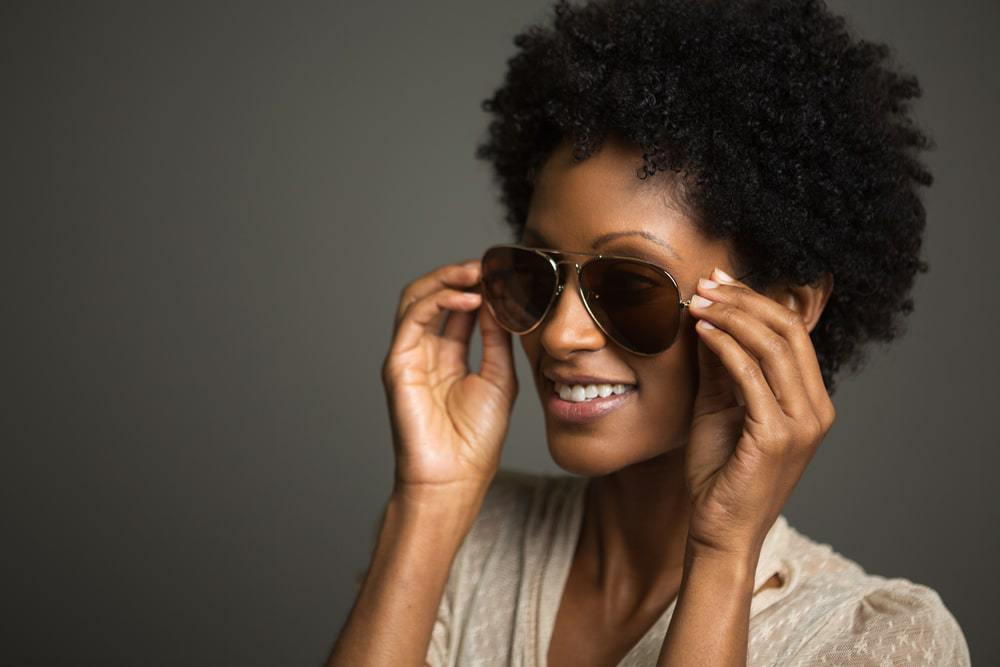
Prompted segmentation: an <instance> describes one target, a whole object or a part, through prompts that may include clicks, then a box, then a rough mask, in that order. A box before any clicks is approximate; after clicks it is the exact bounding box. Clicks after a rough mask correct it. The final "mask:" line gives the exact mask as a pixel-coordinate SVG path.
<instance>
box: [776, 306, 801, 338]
mask: <svg viewBox="0 0 1000 667" xmlns="http://www.w3.org/2000/svg"><path fill="white" fill-rule="evenodd" d="M781 319H782V325H783V326H784V328H785V330H786V331H789V332H797V333H805V332H806V323H805V321H803V319H802V316H801V315H799V314H798V313H797V312H795V311H794V310H792V309H790V308H785V312H783V313H782V318H781Z"/></svg>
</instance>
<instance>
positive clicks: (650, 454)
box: [330, 0, 969, 666]
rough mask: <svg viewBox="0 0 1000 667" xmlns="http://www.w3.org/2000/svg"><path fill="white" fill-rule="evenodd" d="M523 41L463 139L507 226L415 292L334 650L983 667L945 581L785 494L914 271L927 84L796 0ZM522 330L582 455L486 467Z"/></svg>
mask: <svg viewBox="0 0 1000 667" xmlns="http://www.w3.org/2000/svg"><path fill="white" fill-rule="evenodd" d="M515 44H516V45H517V46H518V48H519V49H520V50H519V52H518V53H517V54H516V56H515V57H514V58H512V59H511V60H510V61H509V70H508V72H507V75H506V79H505V81H504V83H503V85H502V86H501V87H500V88H499V89H498V90H497V91H496V93H495V94H494V95H493V96H492V97H491V98H490V99H488V100H487V101H486V102H485V103H484V108H485V109H486V110H487V111H489V112H491V113H492V114H493V120H492V122H491V124H490V126H489V132H488V135H487V138H486V140H485V141H484V143H483V144H482V145H480V146H479V147H478V152H477V154H478V156H479V157H481V158H483V159H486V160H489V161H490V162H491V164H492V165H493V167H494V169H495V175H496V179H497V182H498V184H499V186H500V189H501V196H502V200H503V202H504V204H505V205H506V208H507V215H506V218H507V221H508V222H509V223H510V226H511V231H512V232H513V237H514V238H513V239H512V240H513V241H514V243H511V244H503V245H500V246H495V247H492V248H490V249H488V250H487V251H486V252H485V253H484V255H483V256H482V258H481V259H480V260H478V261H477V260H473V261H471V262H466V263H463V264H449V265H446V266H442V267H439V268H437V269H435V270H433V271H430V272H428V273H427V274H425V275H424V276H421V277H420V278H418V279H416V280H415V281H413V282H412V283H410V284H409V285H407V286H406V288H405V289H404V290H403V293H402V295H401V297H400V302H399V303H400V305H399V308H398V309H397V313H396V320H395V331H394V337H393V343H392V346H391V348H390V350H389V353H388V355H387V356H386V360H385V364H384V366H383V381H384V384H385V387H386V391H387V397H388V405H389V410H390V419H391V421H392V427H393V428H392V432H393V441H394V446H395V452H396V475H395V486H394V491H393V494H392V496H391V498H390V499H389V502H388V504H387V506H386V512H385V515H384V517H383V521H382V524H381V529H380V531H379V535H378V541H377V544H376V547H375V551H374V554H373V557H372V564H371V567H370V568H369V570H368V572H367V573H366V575H365V576H364V578H363V581H362V582H361V586H360V590H359V593H358V599H357V601H356V603H355V606H354V608H353V609H352V611H351V614H350V616H349V618H348V621H347V624H346V625H345V627H344V629H343V631H342V632H341V635H340V637H339V639H338V641H337V644H336V645H335V646H334V650H333V653H332V654H331V657H330V664H345V665H346V664H351V665H357V664H411V663H419V662H420V661H423V660H426V662H427V663H429V664H430V665H435V666H436V665H454V664H473V663H480V662H488V663H490V664H493V663H496V664H522V665H546V664H551V665H587V664H592V665H623V666H639V665H650V664H659V665H690V664H711V665H745V664H752V665H758V664H761V665H763V664H767V665H773V664H795V665H802V664H848V665H862V664H864V665H867V664H932V665H941V664H948V665H967V664H969V653H968V646H967V644H966V641H965V638H964V635H963V633H962V630H961V628H960V627H959V625H958V623H957V621H956V620H955V618H954V616H953V615H952V614H951V613H950V611H949V610H948V608H947V607H946V606H945V605H944V603H943V601H942V600H941V598H940V596H939V595H938V594H937V593H936V592H935V591H934V590H933V589H931V588H929V587H927V586H924V585H921V584H918V583H914V582H911V581H909V580H906V579H902V578H886V577H882V576H878V575H874V574H869V573H868V572H866V571H865V570H864V568H863V567H862V566H861V565H859V564H858V563H856V562H854V561H852V560H850V559H849V558H847V557H846V556H844V555H841V554H839V553H837V552H836V551H834V550H833V548H832V547H831V546H830V545H826V544H820V543H818V542H815V541H813V540H812V539H810V538H809V537H807V536H805V535H803V534H802V533H800V532H798V531H797V530H795V529H794V528H793V527H792V526H790V525H789V523H788V521H787V520H786V518H785V516H784V515H783V514H782V509H783V507H784V506H785V504H786V502H787V500H788V498H789V497H790V495H791V493H792V491H793V489H794V488H795V486H796V484H797V483H798V481H799V479H800V478H801V477H802V475H803V472H804V470H805V469H806V466H807V465H808V464H809V462H810V460H811V459H812V458H813V456H814V454H815V453H816V451H817V450H818V448H819V446H820V444H821V443H822V441H823V439H824V437H825V435H826V433H827V432H828V430H829V429H830V427H831V425H832V424H833V422H834V420H835V417H836V413H835V410H834V406H833V403H832V401H831V396H832V394H833V393H834V391H835V379H836V376H837V374H838V372H839V371H840V370H842V369H843V368H850V369H855V370H856V369H857V368H859V367H860V364H861V361H862V360H863V358H864V350H865V347H866V344H867V343H869V342H871V341H874V340H882V341H889V340H892V339H893V338H894V337H896V336H897V334H898V332H899V330H900V328H901V322H902V317H903V316H904V315H906V314H907V313H908V312H909V311H910V310H912V300H911V299H910V296H909V292H910V289H911V287H912V283H913V280H914V277H915V275H916V274H917V273H918V272H920V271H924V270H926V268H927V267H926V264H925V263H924V262H923V261H922V260H921V259H920V257H919V251H920V247H921V239H922V232H923V227H924V224H925V213H924V209H923V207H922V206H921V203H920V198H919V196H918V193H917V191H916V190H917V186H920V185H929V184H930V183H931V180H932V179H931V176H930V174H929V173H928V172H927V171H926V169H925V168H924V166H923V165H922V163H921V162H920V161H919V160H918V157H917V153H918V152H919V150H920V149H923V148H926V147H928V145H929V141H928V140H927V138H926V137H925V136H924V135H923V134H922V133H921V132H920V131H919V130H918V129H916V128H915V127H914V126H913V124H912V121H911V119H910V117H909V115H908V107H907V101H908V100H909V99H911V98H914V97H917V96H919V94H920V91H919V86H918V84H917V81H916V79H915V78H913V77H912V76H909V75H906V74H903V73H900V72H899V71H898V70H897V69H895V68H894V67H892V66H891V64H890V63H884V62H883V61H885V60H886V58H887V54H888V50H887V47H885V46H884V45H878V44H873V43H870V42H866V41H860V40H856V39H855V38H853V37H852V36H851V35H850V34H849V33H848V32H847V30H846V27H845V23H844V21H843V19H841V18H839V17H837V16H834V15H832V14H831V13H830V12H829V11H828V10H827V8H826V7H825V5H824V4H823V3H822V2H818V1H815V2H812V1H808V0H724V1H723V0H595V1H592V2H589V3H587V4H585V5H582V6H578V7H575V6H571V5H570V4H568V3H567V2H558V3H557V4H556V6H555V16H554V22H553V24H552V25H551V26H549V25H545V26H533V27H531V28H529V29H528V30H526V31H525V32H523V33H521V34H520V35H519V36H518V37H517V38H516V39H515ZM733 276H738V278H734V277H733ZM470 290H473V291H472V292H471V293H470ZM484 305H485V306H487V307H486V308H484V307H483V306H484ZM477 319H478V322H479V326H480V331H481V333H482V341H483V361H482V365H481V368H480V369H479V371H478V372H473V371H472V370H471V369H470V368H469V367H468V362H467V359H468V352H469V349H468V348H469V340H470V336H471V333H472V330H473V327H474V326H475V322H476V320H477ZM515 334H516V335H517V336H518V339H519V343H520V346H521V348H522V350H523V352H524V354H525V356H526V357H527V359H528V362H529V366H530V368H531V371H532V378H531V380H532V381H533V383H534V386H535V390H536V392H537V395H538V398H539V400H540V401H541V403H542V405H543V406H544V409H545V412H544V414H545V438H546V442H547V444H548V448H549V452H550V453H551V455H552V458H553V460H554V461H555V462H556V463H557V464H558V465H559V466H560V467H561V468H562V469H563V470H565V471H567V473H569V474H568V475H560V476H550V475H535V474H531V473H527V472H521V471H511V470H500V469H499V459H500V451H501V447H502V445H503V442H504V439H505V437H506V434H507V428H508V419H509V415H510V411H511V409H512V406H513V403H514V399H515V397H516V395H517V393H518V390H519V382H518V379H517V378H516V377H515V374H514V364H513V348H514V346H513V339H512V335H515Z"/></svg>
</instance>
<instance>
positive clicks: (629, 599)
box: [328, 135, 834, 665]
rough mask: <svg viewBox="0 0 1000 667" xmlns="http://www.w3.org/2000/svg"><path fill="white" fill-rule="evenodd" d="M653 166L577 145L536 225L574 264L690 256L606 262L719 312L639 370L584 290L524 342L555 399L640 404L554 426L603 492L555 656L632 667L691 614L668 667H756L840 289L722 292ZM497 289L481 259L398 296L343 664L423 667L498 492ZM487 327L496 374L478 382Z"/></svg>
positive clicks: (695, 316)
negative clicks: (387, 449)
mask: <svg viewBox="0 0 1000 667" xmlns="http://www.w3.org/2000/svg"><path fill="white" fill-rule="evenodd" d="M641 156H642V152H641V150H639V149H638V148H636V147H635V146H634V145H633V144H630V143H628V142H627V141H621V140H619V139H617V138H615V137H614V136H613V135H612V136H610V137H609V139H608V140H607V141H606V142H605V143H604V144H603V146H602V148H601V149H600V150H598V151H597V152H595V153H593V154H591V155H590V156H589V157H588V158H587V159H585V160H583V161H582V162H575V161H573V160H572V159H571V155H570V150H569V145H568V144H567V143H563V144H562V145H560V146H559V147H558V149H557V150H555V151H554V152H553V153H552V155H551V156H550V158H549V159H548V160H547V161H546V163H545V164H544V167H543V169H542V170H541V172H540V174H539V177H538V182H537V184H536V185H537V187H536V189H535V195H534V196H533V198H532V202H531V207H530V215H529V220H528V223H527V226H526V228H525V229H526V232H530V233H531V234H534V237H533V238H534V241H535V242H539V243H540V245H544V246H545V247H549V248H553V249H556V250H563V251H567V252H578V251H586V249H588V248H589V247H590V245H591V243H592V242H593V241H594V239H596V238H597V237H599V236H602V235H604V234H607V233H612V232H622V231H626V230H638V231H640V232H642V233H643V234H645V235H656V236H658V237H659V238H660V239H662V240H663V241H665V242H666V244H668V245H669V246H670V247H671V248H672V249H673V250H672V251H668V250H666V248H665V247H664V246H663V245H660V244H657V243H654V242H651V241H649V240H648V239H646V238H644V237H642V236H631V237H628V238H625V237H619V238H617V239H616V240H614V241H612V242H610V243H608V244H607V245H606V246H605V247H604V248H602V250H603V251H606V252H608V253H614V254H620V255H630V254H631V255H635V256H638V257H643V258H645V259H647V260H652V261H654V262H657V263H659V264H661V265H663V266H665V267H666V268H667V269H668V270H669V271H670V272H671V273H672V275H673V276H674V278H675V279H676V280H677V282H678V285H679V286H680V289H681V294H682V297H689V296H692V295H693V294H694V292H695V290H697V294H698V295H699V296H701V297H705V298H710V299H712V300H713V301H714V302H715V303H713V304H711V305H708V306H707V307H704V306H699V305H698V304H696V303H692V308H691V309H690V310H688V311H687V312H685V314H684V316H683V317H682V320H681V327H682V329H681V331H680V333H679V335H678V337H677V340H676V341H675V343H674V344H673V345H672V346H671V347H670V348H669V349H668V350H666V351H665V352H663V353H661V354H659V355H656V356H654V357H640V356H637V355H632V354H631V353H628V352H627V351H625V350H623V349H621V348H619V347H618V346H617V345H615V344H614V343H612V342H611V341H609V340H607V339H606V338H605V337H604V335H603V334H602V333H601V331H600V329H599V328H598V327H597V326H596V324H595V323H594V322H593V321H592V320H591V319H590V316H589V315H588V313H587V311H586V310H585V308H584V306H583V304H582V303H581V302H580V300H579V296H578V295H577V292H576V291H575V290H576V284H575V281H576V276H575V274H572V273H571V274H570V277H569V281H570V284H569V285H568V288H569V289H567V290H566V291H564V292H563V294H562V296H561V297H560V298H559V300H558V301H557V303H556V304H555V306H554V309H553V310H551V311H550V313H549V314H548V315H547V317H546V319H545V320H544V321H543V322H542V323H541V324H540V325H539V326H538V327H537V328H536V329H535V330H533V331H532V332H531V333H530V334H528V335H525V336H522V337H520V342H521V345H522V346H523V349H524V352H525V354H526V355H527V357H528V359H529V361H530V363H531V368H532V376H533V380H534V384H535V388H536V391H537V393H538V396H539V398H540V399H541V400H543V402H544V401H545V400H547V398H548V393H549V391H551V385H550V382H549V380H548V379H547V378H545V377H544V375H543V371H545V370H558V371H562V372H566V373H587V374H591V375H595V376H598V377H602V378H606V379H608V380H614V381H616V382H622V383H629V384H636V385H637V390H636V391H635V393H634V394H632V395H631V396H630V398H629V400H628V401H627V402H626V403H624V404H623V405H622V406H620V407H619V408H618V409H617V410H615V411H614V412H612V413H609V414H607V415H605V416H603V417H602V418H601V419H600V420H598V421H597V422H594V423H591V424H588V425H585V426H583V425H567V424H563V423H559V422H557V421H555V420H554V419H553V418H552V417H551V416H550V415H546V435H547V438H548V445H549V450H550V452H551V454H552V457H553V459H554V460H555V461H556V462H557V463H558V464H559V465H560V466H562V467H563V468H564V469H566V470H568V471H570V472H574V473H576V474H580V475H584V476H587V477H589V478H591V480H590V483H589V486H588V489H587V491H588V493H587V502H586V505H585V510H584V518H583V525H582V529H581V534H580V538H579V542H578V544H577V548H576V551H575V555H574V559H573V563H572V567H571V572H570V576H569V581H568V582H567V586H566V589H565V591H564V596H563V599H562V600H561V603H560V607H559V611H558V613H557V619H556V625H555V629H554V634H553V637H552V640H551V643H550V647H549V655H548V658H549V662H550V663H551V664H553V665H562V664H573V665H604V664H616V663H617V662H618V661H619V660H620V659H621V657H622V656H623V655H624V654H625V653H626V652H627V650H628V649H629V648H630V647H631V646H632V645H633V644H634V643H635V641H636V640H638V638H639V637H640V636H641V635H642V634H643V633H644V632H645V631H646V629H648V627H649V625H650V624H651V623H652V622H653V621H654V620H655V618H656V617H657V616H658V615H659V613H661V612H662V610H663V609H664V608H665V607H666V606H667V605H668V604H669V603H670V601H671V600H672V599H673V598H675V597H676V599H677V605H676V608H675V610H674V614H673V617H672V620H671V623H670V627H669V628H668V630H667V635H666V638H665V640H664V643H663V647H662V649H661V653H660V656H659V660H658V664H660V665H690V664H713V665H743V664H745V663H746V648H747V629H748V622H749V607H750V601H751V599H752V595H753V594H754V591H753V585H754V580H753V575H754V571H755V568H756V564H757V561H758V559H759V555H760V548H761V544H762V542H763V539H764V537H765V535H766V533H767V531H768V530H769V528H770V527H771V525H772V524H773V523H774V520H775V519H776V518H777V516H778V514H779V513H780V511H781V508H782V507H783V506H784V504H785V502H786V501H787V499H788V497H789V495H790V494H791V491H792V489H793V488H794V486H795V484H796V483H797V481H798V480H799V478H800V477H801V475H802V472H803V471H804V469H805V466H806V465H807V464H808V462H809V460H810V459H811V458H812V456H813V454H814V453H815V451H816V449H817V447H818V446H819V443H820V442H821V441H822V438H823V436H824V435H825V434H826V431H827V430H828V429H829V428H830V426H831V425H832V423H833V419H834V411H833V406H832V404H831V403H830V400H829V396H828V394H827V392H826V389H825V388H824V384H823V378H822V374H821V371H820V366H819V363H818V360H817V356H816V352H815V350H814V349H813V347H812V344H811V342H810V338H809V331H811V330H812V328H813V327H814V326H815V325H816V322H817V320H818V319H819V317H820V315H821V313H822V311H823V308H824V305H825V304H826V302H827V299H828V298H829V295H830V292H831V290H832V280H831V278H830V276H829V275H828V274H827V275H826V276H824V278H823V279H821V280H818V281H817V282H816V283H815V284H813V285H794V286H790V285H774V286H773V287H771V288H770V289H768V290H766V294H765V293H759V292H756V291H754V290H751V289H750V288H749V287H747V286H746V285H744V284H743V283H740V282H738V281H734V280H733V279H731V278H729V277H728V276H727V275H726V274H724V273H721V272H720V271H719V269H721V271H725V272H729V273H731V274H732V275H741V274H740V272H739V271H738V270H737V266H736V263H735V262H734V261H733V259H734V253H733V248H731V247H730V246H729V245H728V242H724V241H718V240H712V239H709V238H707V237H705V236H704V235H703V234H701V233H700V232H698V231H697V229H698V228H697V227H696V225H695V224H694V221H693V220H691V219H690V218H689V217H687V216H686V215H685V214H684V212H683V210H682V207H679V206H678V205H677V203H676V202H677V201H678V200H676V199H675V198H673V197H672V196H671V192H672V183H671V182H670V181H669V180H664V177H662V176H661V177H660V178H658V179H652V180H645V181H643V180H639V179H636V177H635V174H636V167H637V165H638V164H639V163H640V161H641ZM528 238H531V237H528ZM480 271H481V267H480V266H479V262H477V261H472V262H466V263H462V264H450V265H446V266H442V267H438V268H436V269H434V270H432V271H430V272H428V273H427V274H425V275H423V276H420V277H419V278H417V279H416V280H414V281H413V282H411V283H409V284H408V285H407V286H406V287H405V288H404V289H403V291H402V294H401V295H400V300H399V306H398V307H397V311H396V317H395V321H394V331H393V342H392V345H391V347H390V349H389V353H388V354H387V356H386V360H385V362H384V364H383V368H382V379H383V384H384V386H385V389H386V399H387V405H388V408H389V415H390V420H391V423H392V436H393V447H394V451H395V454H396V475H395V483H394V486H393V492H392V495H391V497H390V499H389V502H388V503H387V506H386V511H385V515H384V518H383V523H382V526H381V530H380V532H379V536H378V540H377V544H376V547H375V550H374V552H373V556H372V562H371V565H370V567H369V571H368V574H367V576H366V577H365V579H364V581H363V583H362V586H361V590H360V592H359V594H358V598H357V600H356V602H355V605H354V607H353V608H352V610H351V613H350V614H349V616H348V619H347V622H346V624H345V626H344V628H343V630H342V631H341V634H340V636H339V637H338V640H337V642H336V643H335V644H334V647H333V650H332V652H331V655H330V658H329V662H328V664H330V665H380V664H420V662H422V661H423V659H424V657H425V655H426V653H427V647H428V643H429V641H430V633H431V630H432V627H433V623H434V617H435V612H436V610H437V608H438V605H439V604H440V601H441V596H442V593H443V590H444V586H445V583H446V581H447V578H448V573H449V571H450V568H451V565H452V563H453V561H454V557H455V554H456V552H457V550H458V548H459V546H460V545H461V543H462V541H463V540H464V538H465V536H466V535H467V534H468V531H469V529H470V527H471V526H472V524H473V522H474V520H475V517H476V515H477V514H478V512H479V509H480V508H481V505H482V502H483V498H484V497H485V494H486V491H487V489H488V487H489V485H490V482H491V481H492V479H493V476H494V475H495V474H496V471H497V468H498V466H499V461H500V452H501V448H502V445H503V441H504V439H505V436H506V433H507V428H508V423H509V416H510V411H511V409H512V407H513V404H514V400H515V398H516V395H517V393H518V388H519V384H518V381H517V378H516V377H515V371H514V364H513V358H512V346H513V342H512V340H511V336H510V335H509V334H508V333H506V332H505V331H503V329H501V328H500V327H499V326H498V325H497V323H496V321H495V320H494V319H493V318H492V316H491V314H490V312H489V310H488V309H484V308H482V307H481V306H482V302H481V300H482V298H481V296H480V295H478V294H464V293H463V291H464V290H467V289H469V288H472V287H473V286H474V285H475V284H476V283H477V281H478V279H479V273H480ZM708 276H711V278H712V280H711V281H708V282H706V281H705V280H699V278H705V277H708ZM477 319H478V322H479V327H480V332H481V334H482V340H483V361H482V364H481V367H480V368H479V370H478V371H473V370H472V369H470V368H469V366H468V351H469V340H470V336H471V333H472V329H473V327H474V325H475V322H476V320H477ZM696 320H703V321H702V322H701V324H702V325H704V324H705V323H706V322H708V323H711V324H713V325H714V328H703V327H701V326H699V327H695V326H694V322H695V321H696ZM737 392H739V395H740V396H741V397H743V401H745V405H744V404H743V403H742V402H740V401H739V400H738V396H737ZM779 583H780V582H778V581H772V582H768V584H767V585H768V586H774V585H777V584H779Z"/></svg>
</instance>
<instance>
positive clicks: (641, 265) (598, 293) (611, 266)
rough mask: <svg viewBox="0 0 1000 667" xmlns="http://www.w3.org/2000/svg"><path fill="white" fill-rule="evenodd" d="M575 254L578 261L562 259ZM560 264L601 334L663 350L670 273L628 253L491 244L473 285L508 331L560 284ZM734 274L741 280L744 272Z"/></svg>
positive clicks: (675, 322) (675, 324) (673, 302)
mask: <svg viewBox="0 0 1000 667" xmlns="http://www.w3.org/2000/svg"><path fill="white" fill-rule="evenodd" d="M570 256H583V257H589V258H590V259H587V260H585V261H584V262H583V263H578V262H575V261H573V260H571V259H567V257H570ZM563 264H569V265H572V266H573V268H574V269H575V270H576V277H577V287H578V289H579V292H580V299H581V300H582V301H583V305H584V306H585V307H586V309H587V312H588V313H589V314H590V317H591V318H592V319H593V320H594V322H595V323H596V324H597V326H598V327H599V328H600V330H601V331H603V332H604V334H605V335H606V336H607V337H608V338H610V339H611V340H613V341H614V342H615V343H617V344H618V345H620V346H621V347H623V348H624V349H626V350H627V351H629V352H632V353H633V354H638V355H642V356H652V355H655V354H659V353H660V352H663V351H664V350H666V349H667V348H669V347H670V346H671V345H673V343H674V340H675V339H676V337H677V332H678V331H679V329H680V319H681V313H682V312H683V310H684V309H685V308H687V307H689V306H690V303H691V300H690V299H681V296H680V289H679V288H678V287H677V281H676V280H674V277H673V276H672V275H670V273H669V272H667V270H666V269H664V268H663V267H661V266H658V265H656V264H653V263H652V262H647V261H645V260H642V259H638V258H635V257H626V256H621V255H602V254H594V253H584V252H562V251H559V250H549V249H545V248H534V247H530V246H524V245H516V244H503V245H495V246H492V247H490V248H488V249H487V250H486V252H485V253H484V254H483V257H482V273H481V277H480V290H481V292H482V295H483V299H484V300H485V301H486V305H487V307H488V308H489V309H490V312H491V313H492V315H493V318H494V319H495V320H496V321H497V323H498V324H499V325H500V326H501V327H503V328H504V329H506V330H507V331H509V332H510V333H513V334H518V335H523V334H526V333H529V332H531V331H532V330H534V329H535V328H536V327H537V326H538V325H539V324H541V322H542V320H544V319H545V316H546V314H547V313H548V312H549V310H550V309H551V308H552V304H553V303H555V301H556V299H557V298H558V297H559V295H560V294H562V292H563V289H564V288H565V286H566V276H565V272H563V271H561V270H560V267H561V266H562V265H563ZM749 275H750V274H749V273H748V274H745V275H744V276H742V277H740V278H738V280H743V278H745V277H746V276H749Z"/></svg>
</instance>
